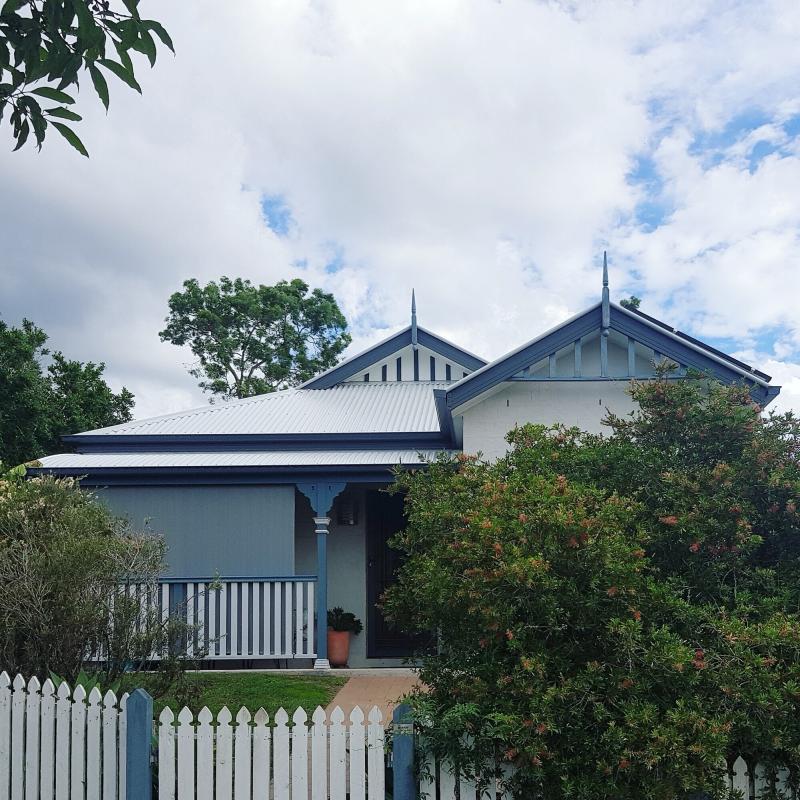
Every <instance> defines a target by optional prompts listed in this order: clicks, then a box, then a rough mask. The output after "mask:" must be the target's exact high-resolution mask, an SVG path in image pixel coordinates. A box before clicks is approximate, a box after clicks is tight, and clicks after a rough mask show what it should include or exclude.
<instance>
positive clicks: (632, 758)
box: [386, 375, 800, 800]
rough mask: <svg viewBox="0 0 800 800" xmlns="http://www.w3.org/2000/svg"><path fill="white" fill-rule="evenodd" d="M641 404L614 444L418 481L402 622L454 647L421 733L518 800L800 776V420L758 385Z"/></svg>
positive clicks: (562, 437)
mask: <svg viewBox="0 0 800 800" xmlns="http://www.w3.org/2000/svg"><path fill="white" fill-rule="evenodd" d="M632 394H633V397H634V399H635V400H636V401H637V403H638V411H637V412H635V413H634V414H633V415H632V416H631V417H626V418H616V417H613V416H612V417H609V418H608V420H607V423H608V424H609V426H610V432H611V435H609V436H605V437H600V436H594V435H590V434H586V433H581V432H580V431H578V430H574V429H572V430H568V429H564V428H563V427H556V428H551V429H546V428H543V427H540V426H527V427H524V428H520V429H517V430H515V431H513V432H512V433H511V434H510V435H509V441H510V443H511V446H512V449H511V451H510V452H509V454H508V455H507V456H506V457H505V458H502V459H500V460H498V461H497V462H496V463H493V464H488V463H483V462H481V461H480V460H478V459H475V458H471V457H468V456H462V457H461V458H460V459H459V460H446V459H445V460H442V461H441V462H439V463H436V464H434V465H432V466H431V468H430V469H429V470H427V471H426V472H419V473H416V474H412V475H405V476H401V477H400V481H399V486H400V488H401V489H403V490H405V491H407V492H408V497H407V508H408V517H409V524H408V527H407V529H406V530H405V531H404V532H403V533H401V534H400V535H399V536H398V538H397V541H396V544H397V545H398V546H399V548H400V549H401V550H402V551H403V552H404V553H405V554H406V556H407V560H406V562H405V564H404V566H403V567H402V569H401V573H400V579H399V582H398V583H397V584H396V585H395V587H393V588H392V589H390V590H389V592H388V596H387V598H386V611H387V613H388V614H389V616H390V617H391V618H393V619H394V620H395V621H396V622H398V623H399V624H401V625H402V626H403V627H404V628H406V629H408V630H409V631H425V630H436V631H437V632H438V639H437V641H438V644H439V647H438V651H437V652H436V653H435V654H433V655H427V656H425V657H424V658H423V668H422V673H421V678H422V680H423V682H424V683H425V684H426V686H427V687H429V688H428V691H427V692H426V693H420V694H418V695H417V697H416V698H415V700H414V703H415V705H416V708H417V712H418V715H419V717H420V719H424V720H428V721H429V722H431V723H432V726H431V727H430V728H429V729H428V731H427V736H428V739H429V741H430V743H431V746H432V747H433V748H434V749H435V750H438V751H439V752H441V753H446V754H449V755H450V756H451V757H452V758H454V759H455V760H456V762H457V763H460V764H462V765H463V766H464V768H465V769H466V770H467V771H469V770H470V769H471V770H473V771H478V770H483V771H484V774H486V772H487V770H486V764H490V763H492V761H493V760H495V759H496V760H497V761H499V762H500V763H501V764H502V763H503V762H505V763H510V764H511V765H513V767H514V769H515V777H514V781H513V787H514V792H515V796H516V797H547V798H553V799H554V800H559V799H560V798H572V799H574V800H590V798H591V800H604V799H605V798H609V799H610V798H622V799H623V800H627V799H628V798H630V800H633V798H640V797H650V798H664V800H667V798H682V797H686V796H687V794H688V793H689V792H690V791H691V790H703V791H706V792H708V793H709V794H710V795H711V796H714V797H719V796H722V795H723V793H724V792H723V787H722V780H721V778H722V772H723V770H722V769H721V767H720V764H721V763H724V759H726V758H728V759H730V758H732V757H733V756H735V755H738V754H743V755H744V756H745V757H746V758H749V759H750V760H751V762H754V761H758V760H760V761H762V762H765V763H767V764H768V765H769V764H772V765H777V764H787V765H789V766H790V767H791V768H792V769H796V768H797V766H798V757H797V753H798V752H800V722H798V719H799V718H800V715H798V705H800V614H798V609H800V544H798V541H800V518H798V514H797V504H798V499H799V498H798V496H799V495H800V464H798V459H797V454H798V452H800V423H799V422H798V420H796V419H795V418H794V417H793V416H792V415H791V414H782V415H781V414H775V415H770V416H767V417H762V416H761V414H760V408H759V407H758V406H757V405H756V404H754V403H753V402H752V400H751V398H750V393H749V390H748V389H747V388H746V387H743V386H733V387H724V386H721V385H719V384H715V383H709V382H706V381H676V380H671V379H669V377H668V376H667V375H662V376H661V377H659V378H658V379H656V380H654V381H650V382H642V383H638V384H634V385H633V386H632ZM464 733H466V734H468V738H465V737H464V736H463V734H464Z"/></svg>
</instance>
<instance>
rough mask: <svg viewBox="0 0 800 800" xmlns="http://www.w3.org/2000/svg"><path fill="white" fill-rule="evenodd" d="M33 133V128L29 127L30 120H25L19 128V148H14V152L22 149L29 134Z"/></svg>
mask: <svg viewBox="0 0 800 800" xmlns="http://www.w3.org/2000/svg"><path fill="white" fill-rule="evenodd" d="M30 132H31V126H30V125H28V120H25V121H24V122H23V123H22V125H20V126H19V130H18V132H17V146H16V147H15V148H14V151H15V152H16V151H17V150H19V149H20V147H22V145H24V144H25V142H26V141H27V139H28V134H29V133H30Z"/></svg>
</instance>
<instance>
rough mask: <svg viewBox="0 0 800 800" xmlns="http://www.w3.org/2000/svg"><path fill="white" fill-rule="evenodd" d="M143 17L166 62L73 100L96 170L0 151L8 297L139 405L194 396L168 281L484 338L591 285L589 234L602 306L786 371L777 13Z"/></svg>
mask: <svg viewBox="0 0 800 800" xmlns="http://www.w3.org/2000/svg"><path fill="white" fill-rule="evenodd" d="M143 12H144V13H148V14H152V15H154V16H158V18H159V19H161V20H162V21H163V22H164V23H165V24H166V26H167V27H168V29H169V30H170V33H171V34H172V35H173V38H174V40H175V42H176V47H177V51H178V55H177V57H176V58H174V59H173V58H172V57H171V56H169V55H167V54H164V55H162V56H161V57H160V59H159V63H158V64H157V66H156V69H155V70H153V71H152V72H150V71H149V70H147V69H146V67H145V66H144V65H142V66H140V67H139V76H140V79H141V83H142V85H143V88H144V94H143V96H142V97H139V96H138V95H136V94H134V93H131V92H129V91H128V90H127V89H126V88H125V87H123V86H122V85H121V84H120V85H117V86H112V89H114V90H115V91H112V98H111V101H112V102H111V111H110V113H109V115H108V116H106V115H105V113H104V112H103V110H102V108H101V107H100V106H99V103H97V102H96V101H94V100H93V99H92V98H91V97H89V96H88V95H89V94H90V92H89V91H88V90H86V91H85V94H86V95H87V96H86V97H81V99H80V103H79V104H80V106H81V109H80V110H81V112H82V113H84V115H85V122H84V123H81V135H82V137H83V139H84V141H85V142H86V144H87V146H88V148H89V150H90V153H91V159H90V160H89V161H88V162H87V161H86V160H85V159H81V158H80V157H79V156H77V155H76V154H74V152H73V151H72V150H70V149H69V147H68V146H67V145H66V144H64V143H61V142H60V141H57V140H56V138H55V134H54V135H53V137H52V138H51V139H48V141H47V143H46V145H45V148H44V150H43V151H42V153H41V154H36V153H35V152H34V151H32V150H29V151H27V152H21V153H15V154H10V153H8V152H5V151H3V152H2V153H0V185H2V187H3V191H2V192H0V238H2V242H3V244H2V250H1V251H0V279H2V282H3V288H2V293H1V294H0V314H2V315H3V317H4V318H6V319H10V320H12V321H16V320H18V319H20V318H21V317H22V316H28V317H30V318H32V319H34V320H35V321H36V322H37V323H38V324H40V325H42V326H43V327H44V328H45V329H46V330H47V331H48V332H49V333H50V334H51V337H52V343H53V345H54V346H56V347H59V348H61V349H63V350H64V351H65V352H67V353H68V354H70V356H72V357H77V358H82V359H89V358H91V359H94V360H103V361H105V362H106V363H107V364H108V374H109V376H110V378H111V380H112V381H113V382H114V383H115V385H122V384H123V383H124V384H126V385H127V386H128V387H129V388H130V389H131V390H132V391H134V393H135V394H136V396H137V408H136V413H137V415H138V416H146V415H149V414H154V413H161V412H165V411H170V410H177V409H178V408H181V407H186V406H190V405H194V404H196V403H198V402H203V399H202V397H201V396H200V394H199V392H198V391H197V389H196V387H195V385H194V381H193V379H191V378H190V377H188V376H187V375H186V373H185V369H184V364H185V362H187V361H189V360H190V356H189V354H187V353H185V352H183V351H181V350H179V349H178V348H174V347H172V346H171V345H168V344H163V343H161V342H160V341H159V339H158V331H159V330H160V328H161V327H162V322H163V318H164V316H165V313H166V303H167V298H168V296H169V294H170V293H171V292H173V291H175V290H176V289H178V288H179V287H180V284H181V282H182V281H183V280H184V279H186V278H189V277H197V278H199V279H200V280H201V281H203V280H209V279H211V278H216V277H219V275H221V274H229V275H241V276H242V277H248V278H251V279H252V280H257V281H261V282H271V281H275V280H278V279H281V278H287V279H288V278H291V277H295V276H300V277H303V278H304V279H306V280H307V281H308V282H309V283H311V284H312V285H315V286H321V287H323V288H325V289H327V290H329V291H333V292H334V293H335V294H336V296H337V298H338V299H339V301H340V303H341V304H342V306H343V309H344V310H345V313H346V314H347V316H348V318H349V320H350V322H351V325H352V328H353V332H354V338H355V342H354V345H353V347H354V348H357V347H360V346H363V345H364V344H367V343H369V342H372V341H375V340H377V339H379V338H382V337H383V336H385V335H386V334H387V333H389V332H390V331H392V330H394V329H396V328H397V327H399V326H400V325H403V324H406V322H407V319H408V314H409V302H410V294H411V288H412V287H415V288H416V290H417V298H418V306H419V316H420V321H421V323H422V324H424V325H426V326H427V327H430V328H433V329H434V330H437V331H439V332H441V333H442V334H443V335H445V336H446V337H448V338H450V339H453V340H455V341H457V342H459V343H462V344H463V345H464V346H465V347H467V348H469V349H471V350H474V351H475V352H478V353H480V354H483V355H486V356H489V357H492V356H497V355H499V354H501V353H502V352H504V351H506V350H509V349H511V348H513V347H515V346H516V345H518V344H519V343H520V342H522V341H525V340H527V339H529V338H531V337H533V336H534V335H536V334H538V333H539V332H541V331H543V330H545V329H546V328H548V327H550V326H552V325H553V324H555V323H557V322H559V321H560V320H562V319H564V318H565V317H566V316H568V315H569V314H572V313H575V312H576V311H578V310H580V309H581V308H582V307H584V306H585V305H587V304H588V303H590V302H594V301H595V300H596V299H597V297H598V296H599V271H598V264H599V254H600V253H601V251H602V249H603V247H604V246H609V248H610V250H611V256H612V290H613V292H614V294H615V295H616V296H623V295H624V294H626V293H628V292H629V291H636V293H637V294H639V295H640V296H642V297H643V298H644V303H645V305H644V308H645V310H649V311H652V312H655V313H657V314H660V315H662V316H663V317H664V318H665V319H667V320H668V321H670V322H673V323H674V324H677V325H679V326H681V327H683V328H685V329H687V330H689V331H690V332H693V333H696V334H699V335H701V336H706V337H712V338H714V339H715V340H717V339H726V340H730V342H731V345H732V347H731V349H735V350H737V351H743V350H747V349H751V348H753V347H754V346H755V345H756V344H757V345H758V349H757V350H754V351H753V352H754V354H755V355H758V356H759V358H763V359H766V360H770V359H775V360H776V361H777V362H780V364H785V365H786V366H785V372H784V373H782V374H786V375H787V376H790V375H792V374H794V373H793V372H792V370H795V369H796V367H797V363H798V361H799V360H800V359H798V355H797V339H798V332H797V325H796V316H795V315H794V314H793V312H792V307H791V306H792V298H793V297H796V296H797V291H796V290H797V288H798V286H797V280H798V279H797V275H798V274H800V273H798V270H797V267H798V266H799V265H798V264H797V259H798V256H797V255H796V253H797V252H798V248H797V237H798V229H797V225H798V219H800V213H799V212H800V208H799V207H798V203H800V201H798V199H797V192H796V189H795V187H796V186H797V185H798V183H797V181H798V178H800V164H799V163H798V159H799V158H800V152H798V147H797V135H798V132H800V131H798V128H797V127H793V122H792V120H794V118H795V116H796V114H797V112H798V110H799V109H798V102H797V86H798V85H800V83H799V82H798V78H800V49H798V48H797V46H796V41H797V39H796V36H797V30H798V28H799V27H800V8H799V7H798V6H797V4H796V3H794V2H733V1H732V0H731V1H730V2H712V1H711V0H708V1H707V2H688V1H687V2H684V0H677V1H676V2H675V3H670V4H665V3H661V2H657V1H656V0H646V1H645V2H640V3H636V4H619V3H613V2H594V3H577V2H576V3H544V2H523V1H522V0H510V1H509V2H502V3H500V2H498V3H486V2H477V0H475V1H474V2H468V1H467V0H463V1H462V0H436V2H424V3H423V2H410V3H404V4H400V5H399V6H398V5H397V4H395V5H386V4H381V3H369V2H366V1H364V2H353V3H346V4H343V3H328V2H319V1H318V0H315V1H314V2H311V0H309V1H308V2H296V3H281V2H277V0H276V1H275V2H258V3H256V2H248V3H245V2H242V3H234V4H228V5H226V7H225V13H224V14H220V13H219V9H218V6H217V5H213V4H212V3H210V2H209V0H197V2H194V3H191V4H166V5H164V4H155V3H143ZM2 130H3V129H0V133H1V132H2ZM6 138H8V136H7V134H6ZM9 141H10V140H9ZM759 148H761V149H759ZM765 335H768V339H769V341H767V342H766V344H765V341H764V336H765ZM773 341H774V342H775V343H776V344H775V346H774V347H773ZM757 365H758V366H759V367H762V368H764V369H766V370H767V371H769V369H768V367H767V365H766V364H765V363H762V362H757ZM776 377H777V376H776ZM797 398H798V400H797V402H798V404H800V394H799V395H798V396H797Z"/></svg>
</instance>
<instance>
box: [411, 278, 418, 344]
mask: <svg viewBox="0 0 800 800" xmlns="http://www.w3.org/2000/svg"><path fill="white" fill-rule="evenodd" d="M411 344H412V346H413V347H414V349H415V350H416V348H417V297H416V295H415V293H414V290H413V289H412V290H411Z"/></svg>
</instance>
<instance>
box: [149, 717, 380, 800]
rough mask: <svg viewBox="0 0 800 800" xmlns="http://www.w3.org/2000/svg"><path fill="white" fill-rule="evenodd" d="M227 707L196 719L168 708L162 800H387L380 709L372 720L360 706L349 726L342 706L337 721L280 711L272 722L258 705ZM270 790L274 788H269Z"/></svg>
mask: <svg viewBox="0 0 800 800" xmlns="http://www.w3.org/2000/svg"><path fill="white" fill-rule="evenodd" d="M231 722H232V716H231V712H230V711H229V710H228V709H227V708H223V709H222V710H221V711H220V712H219V714H217V718H216V724H213V723H214V717H213V715H212V714H211V712H210V711H209V710H208V709H207V708H203V710H202V711H200V713H199V714H198V715H197V719H196V720H195V719H194V716H193V715H192V712H191V711H190V710H189V709H188V708H184V709H183V710H182V711H181V712H180V713H179V714H178V717H177V724H176V719H175V715H174V713H173V712H172V711H171V710H170V709H168V708H165V709H164V710H163V711H162V712H161V715H160V716H159V727H158V785H159V800H195V798H196V800H268V798H272V800H290V798H291V800H301V798H302V799H303V800H309V798H311V800H327V799H328V798H330V800H345V798H349V800H384V798H385V773H384V767H385V756H384V728H383V721H382V715H381V712H380V711H379V710H378V708H377V707H375V708H373V709H372V710H371V711H370V712H369V715H368V718H367V720H366V724H365V719H364V712H363V711H362V710H361V709H360V708H358V707H356V708H354V709H353V711H352V712H351V713H350V715H349V724H345V714H344V712H343V711H342V709H341V708H339V707H338V706H337V707H336V708H335V709H333V711H332V712H331V715H330V718H328V716H327V715H326V713H325V711H324V710H323V709H322V708H319V707H318V708H317V709H316V710H315V711H314V713H313V714H312V715H311V726H310V727H309V725H308V714H307V713H306V711H304V710H303V709H302V708H298V709H297V710H296V711H295V712H294V714H293V715H292V725H291V727H290V726H289V715H288V714H287V713H286V711H284V710H283V709H280V710H279V711H278V712H277V713H276V714H275V718H274V720H273V721H272V723H270V719H269V716H268V714H267V713H266V712H265V711H264V709H263V708H262V709H259V710H258V711H257V712H256V713H255V715H251V713H250V711H248V710H247V709H246V708H242V709H240V710H239V712H238V714H237V715H236V720H235V722H236V724H235V725H231ZM270 790H271V793H270Z"/></svg>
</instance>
